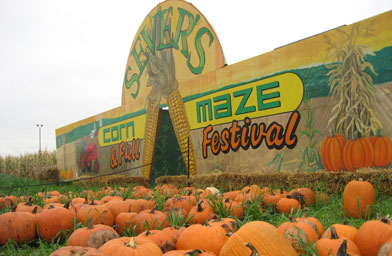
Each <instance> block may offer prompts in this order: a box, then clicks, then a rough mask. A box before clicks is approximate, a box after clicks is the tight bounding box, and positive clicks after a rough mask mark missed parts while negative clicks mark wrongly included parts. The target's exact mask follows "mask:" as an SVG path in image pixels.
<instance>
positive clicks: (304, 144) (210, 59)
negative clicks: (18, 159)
mask: <svg viewBox="0 0 392 256" xmlns="http://www.w3.org/2000/svg"><path fill="white" fill-rule="evenodd" d="M391 23H392V12H391V11H390V12H386V13H384V14H380V15H378V16H375V17H372V18H369V19H367V20H364V21H361V22H358V23H355V24H352V25H349V26H343V27H340V28H338V29H335V30H331V31H328V32H325V33H322V34H319V35H316V36H313V37H310V38H306V39H304V40H300V41H298V42H296V43H293V44H289V45H287V46H284V47H281V48H277V49H275V50H274V51H271V52H268V53H265V54H262V55H258V56H256V57H254V58H251V59H247V60H244V61H241V62H239V63H236V64H233V65H227V64H225V62H224V56H223V52H222V47H221V45H220V42H219V40H218V37H217V35H216V34H215V32H214V30H213V29H212V27H211V26H210V24H209V23H208V21H207V20H206V18H205V17H204V16H203V15H202V14H201V13H200V12H199V11H198V10H197V9H196V8H195V7H194V6H193V5H192V4H190V3H188V2H185V1H180V0H167V1H164V2H162V3H160V4H158V5H157V6H156V7H155V8H154V9H152V10H151V12H150V13H149V14H148V15H147V16H146V18H145V19H144V21H143V22H142V24H141V26H140V27H139V29H138V31H137V32H136V35H135V38H134V41H133V43H132V46H131V49H130V52H129V55H128V61H127V64H126V67H125V72H124V82H123V85H122V102H121V106H119V107H118V108H115V109H112V110H109V111H107V112H104V113H101V114H97V115H95V116H92V117H89V118H87V119H84V120H81V121H78V122H75V123H73V124H70V125H67V126H65V127H62V128H59V129H57V130H56V140H57V163H58V167H59V169H60V170H61V171H60V174H61V177H62V178H64V179H71V178H74V177H79V176H82V175H96V174H106V173H117V172H122V171H124V173H126V174H128V175H134V176H141V175H144V176H146V177H150V178H152V177H156V176H159V175H165V174H168V173H171V174H173V172H174V174H180V173H184V169H185V170H186V172H188V173H190V174H191V175H196V174H206V173H214V172H219V173H220V172H241V173H250V172H278V171H284V170H291V171H315V170H318V169H323V168H325V169H327V170H337V169H339V168H340V169H347V170H355V169H356V168H360V167H371V166H377V167H382V166H381V165H380V164H379V161H378V160H376V158H377V156H374V157H373V158H374V159H373V161H372V163H371V164H370V165H369V162H370V161H368V162H367V166H364V165H362V163H353V165H355V166H352V165H350V166H348V165H347V166H346V165H344V163H343V162H342V163H340V164H336V165H331V164H330V162H331V161H330V155H332V154H333V153H335V154H336V152H335V151H336V150H332V149H331V150H332V151H334V152H332V151H331V150H329V149H328V148H327V147H326V146H325V145H323V140H324V139H325V138H326V137H328V135H329V134H330V131H332V132H333V134H341V135H343V136H344V137H345V139H346V141H350V140H355V139H357V138H358V136H359V137H365V138H368V137H372V136H375V135H376V134H378V133H380V131H381V134H382V135H384V136H386V137H389V138H390V137H392V125H391V123H392V120H391V117H390V116H388V115H387V114H386V113H390V112H391V111H392V109H391V108H392V104H389V103H387V104H382V105H381V104H378V103H379V102H384V101H385V102H388V100H390V99H389V98H388V95H390V94H391V93H392V74H391V72H389V70H390V68H391V66H392V31H391V30H390V29H389V26H390V24H391ZM258 25H259V24H254V26H258ZM277 33H279V32H277ZM246 40H251V38H244V42H246ZM348 42H350V43H348ZM350 54H351V55H350ZM349 60H355V61H349ZM163 108H164V109H166V108H168V111H164V110H162V109H163ZM166 113H168V114H167V118H166V119H165V115H166ZM165 120H169V121H168V122H167V121H165ZM170 129H171V130H170ZM170 131H172V134H173V136H172V137H171V138H174V142H173V141H170V140H160V138H161V137H162V136H163V135H162V134H166V135H167V134H169V133H170ZM166 135H165V136H166ZM167 136H169V135H167ZM165 141H170V142H165ZM177 144H178V145H177ZM176 147H177V148H178V150H177V151H175V150H176ZM157 152H160V153H157ZM175 152H177V153H178V154H177V156H175V157H173V156H172V154H173V153H175ZM157 155H160V156H163V158H166V159H169V160H175V159H177V158H178V159H180V160H179V161H180V162H181V163H179V162H176V163H175V164H174V165H173V164H172V165H168V164H155V165H154V162H156V160H157V157H158V156H157ZM334 159H340V158H339V157H338V156H335V158H334ZM341 159H343V156H342V157H341ZM342 161H343V160H342ZM391 161H392V155H391ZM389 164H390V162H389V163H388V164H386V163H383V166H386V165H389ZM154 166H155V167H154ZM334 166H340V167H339V168H337V167H334ZM173 169H174V170H173ZM156 172H159V173H158V174H157V173H156Z"/></svg>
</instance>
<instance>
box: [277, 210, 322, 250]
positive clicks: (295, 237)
mask: <svg viewBox="0 0 392 256" xmlns="http://www.w3.org/2000/svg"><path fill="white" fill-rule="evenodd" d="M278 231H279V232H282V233H283V234H284V235H285V236H286V238H287V240H288V241H290V243H291V245H292V246H293V247H294V249H295V250H296V251H297V252H299V253H303V252H304V248H303V247H302V245H304V244H305V245H306V244H308V243H314V242H316V241H317V239H318V234H317V232H316V231H315V229H314V228H313V226H311V225H310V224H307V223H305V222H297V221H296V220H295V219H294V218H293V217H292V216H290V221H287V222H283V223H282V224H280V225H279V227H278Z"/></svg>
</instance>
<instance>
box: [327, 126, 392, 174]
mask: <svg viewBox="0 0 392 256" xmlns="http://www.w3.org/2000/svg"><path fill="white" fill-rule="evenodd" d="M321 161H322V163H323V166H324V168H325V170H327V171H341V170H349V171H351V172H354V171H356V170H357V169H359V168H366V167H372V166H374V167H388V166H389V165H390V164H391V162H392V143H391V141H390V139H389V138H388V137H387V136H382V135H381V131H380V129H378V130H377V134H376V135H375V136H370V137H359V136H358V134H356V136H355V137H354V138H353V139H350V140H346V138H345V137H344V136H343V135H340V134H335V133H334V132H333V131H331V136H328V137H326V138H325V139H324V140H323V142H322V144H321Z"/></svg>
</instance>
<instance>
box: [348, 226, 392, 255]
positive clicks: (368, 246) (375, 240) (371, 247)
mask: <svg viewBox="0 0 392 256" xmlns="http://www.w3.org/2000/svg"><path fill="white" fill-rule="evenodd" d="M391 236H392V225H391V223H390V221H389V220H388V219H386V218H385V219H381V220H369V221H366V222H365V223H363V224H362V225H361V227H360V228H359V229H358V233H357V235H356V236H355V243H356V244H357V246H358V248H359V251H360V252H361V255H367V256H376V255H377V252H378V250H379V249H380V247H381V246H382V245H383V244H384V243H385V242H386V241H388V240H389V239H390V238H391Z"/></svg>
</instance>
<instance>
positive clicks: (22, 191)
mask: <svg viewBox="0 0 392 256" xmlns="http://www.w3.org/2000/svg"><path fill="white" fill-rule="evenodd" d="M0 184H1V186H0V194H3V195H15V196H21V195H26V196H32V198H33V202H34V203H35V204H37V205H40V206H43V202H42V201H41V199H40V198H38V196H37V195H36V194H37V193H38V192H41V191H42V190H45V191H52V190H57V191H59V192H61V193H66V192H69V191H73V192H75V193H76V194H77V195H79V196H84V195H85V194H84V191H85V190H87V189H90V190H93V191H98V190H99V189H101V187H98V186H95V187H87V186H86V185H75V184H64V185H61V186H57V185H50V186H39V183H38V182H37V181H34V180H31V179H22V178H18V177H14V176H10V175H6V174H0ZM18 186H25V187H18ZM5 187H6V188H5ZM10 187H15V188H10ZM17 187H18V188H17ZM113 188H114V189H116V186H115V185H114V186H113ZM285 189H286V190H289V189H290V188H285ZM376 191H377V190H376ZM329 198H330V202H329V203H326V202H321V203H316V204H315V205H313V206H310V207H309V209H307V215H308V216H312V217H315V218H317V219H319V220H320V221H321V222H322V224H323V226H324V228H325V229H327V228H328V227H329V226H330V225H331V224H334V223H343V222H347V223H348V224H349V225H353V226H355V227H357V228H359V227H360V226H361V225H362V223H364V222H365V221H366V219H353V218H347V217H345V216H344V215H343V214H342V211H341V208H342V195H340V194H339V195H333V194H330V195H329ZM154 200H156V203H157V206H158V210H160V209H162V207H163V202H164V200H165V198H164V197H163V196H160V195H156V196H155V199H154ZM258 203H260V201H259V202H257V200H255V201H254V202H253V203H252V204H250V205H249V206H248V207H247V208H245V211H244V218H243V219H242V220H238V222H237V224H238V225H243V224H245V223H247V222H249V221H253V220H262V221H266V222H269V223H271V224H273V225H275V226H279V225H280V224H281V223H283V222H286V221H289V216H288V215H287V214H282V213H277V212H276V211H275V210H274V209H273V208H268V207H264V208H263V212H262V213H261V212H260V211H259V210H258ZM7 211H10V209H8V208H5V209H2V210H1V211H0V213H4V212H7ZM216 213H217V214H218V215H220V216H221V217H225V216H224V213H222V212H219V210H218V209H217V210H216ZM391 213H392V200H391V198H389V197H387V196H384V195H376V203H375V205H374V210H373V213H372V214H371V216H368V218H367V219H376V218H377V215H378V214H379V215H381V216H386V215H388V214H391ZM302 214H303V210H300V211H298V212H296V213H295V214H293V216H294V217H301V216H302ZM81 226H82V224H80V223H79V224H77V225H76V226H75V229H76V228H79V227H81ZM65 244H66V241H65V240H59V241H53V242H52V243H47V242H44V241H42V240H40V239H39V238H37V239H36V240H34V241H33V242H31V243H29V244H25V245H16V244H15V243H9V244H7V245H4V246H2V247H0V255H49V254H50V253H51V252H53V251H55V250H56V249H58V248H60V247H62V246H64V245H65ZM305 253H306V254H305V255H317V254H312V253H315V250H314V249H313V248H312V247H311V246H310V247H308V250H307V251H305Z"/></svg>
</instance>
